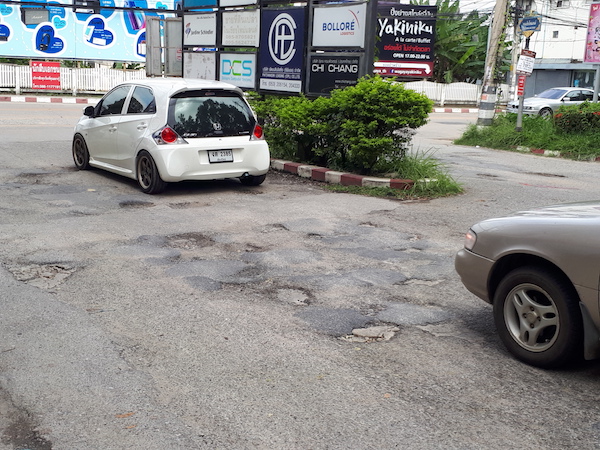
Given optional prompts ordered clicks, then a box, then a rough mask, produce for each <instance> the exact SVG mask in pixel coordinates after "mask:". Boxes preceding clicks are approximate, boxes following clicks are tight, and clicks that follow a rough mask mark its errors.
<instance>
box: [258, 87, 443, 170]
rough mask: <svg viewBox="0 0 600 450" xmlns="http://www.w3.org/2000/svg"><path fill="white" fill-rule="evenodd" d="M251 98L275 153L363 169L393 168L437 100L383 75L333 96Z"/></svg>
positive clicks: (292, 157)
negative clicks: (313, 97)
mask: <svg viewBox="0 0 600 450" xmlns="http://www.w3.org/2000/svg"><path fill="white" fill-rule="evenodd" d="M250 101H251V103H252V105H253V107H254V108H255V110H256V112H257V114H258V115H259V117H262V118H263V119H264V130H265V137H266V139H267V141H268V142H269V146H270V148H271V153H272V154H273V156H275V157H277V158H287V159H293V160H297V161H298V160H300V161H302V162H309V163H317V164H326V165H328V166H329V167H331V168H334V169H338V170H348V171H352V172H356V173H360V174H369V173H379V172H386V171H389V170H390V168H393V167H394V166H395V165H396V164H397V162H398V161H399V160H401V159H402V158H403V157H404V154H405V152H406V149H407V148H408V144H409V143H410V140H411V137H412V134H413V132H412V130H414V129H416V128H418V127H420V126H422V125H424V124H425V123H426V122H427V117H428V115H429V112H430V111H431V108H432V106H433V102H432V101H431V100H429V99H428V98H427V97H425V96H424V95H422V94H418V93H416V92H414V91H411V90H408V89H405V88H404V85H402V84H398V83H393V82H389V81H385V80H383V79H382V78H380V77H366V78H363V79H361V80H359V82H358V83H357V85H356V86H352V87H347V88H345V89H337V90H334V91H332V93H331V96H330V97H328V98H327V97H319V98H317V99H315V100H309V99H307V98H305V97H302V96H301V97H287V98H273V97H267V98H265V99H264V100H259V99H258V98H257V97H256V96H255V95H254V96H252V95H251V96H250Z"/></svg>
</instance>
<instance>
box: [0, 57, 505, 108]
mask: <svg viewBox="0 0 600 450" xmlns="http://www.w3.org/2000/svg"><path fill="white" fill-rule="evenodd" d="M144 78H146V71H145V70H119V69H109V68H106V67H98V68H95V69H75V68H67V67H61V68H60V85H61V90H60V91H44V92H45V93H57V92H58V93H61V94H72V95H77V94H104V93H105V92H107V91H108V90H110V89H111V88H112V87H113V86H114V85H116V84H118V83H122V82H124V81H130V80H140V79H144ZM404 85H405V86H406V87H407V88H408V89H412V90H414V91H416V92H419V93H421V94H425V95H426V96H427V97H429V98H430V99H431V100H433V101H434V102H435V103H436V104H438V105H442V106H444V105H463V104H464V105H479V99H480V97H481V86H480V85H476V84H470V83H451V84H442V83H434V82H431V81H425V80H422V81H410V82H406V83H404ZM0 91H10V92H14V93H15V94H17V95H20V94H21V93H24V92H35V91H34V90H33V85H32V76H31V67H29V66H18V65H14V64H0ZM508 97H509V88H508V85H502V86H501V87H500V92H499V95H498V101H499V102H500V103H506V102H507V101H508Z"/></svg>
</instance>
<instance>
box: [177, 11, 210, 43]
mask: <svg viewBox="0 0 600 450" xmlns="http://www.w3.org/2000/svg"><path fill="white" fill-rule="evenodd" d="M183 22H184V27H183V45H184V46H186V47H215V46H216V45H217V13H202V14H185V15H184V16H183Z"/></svg>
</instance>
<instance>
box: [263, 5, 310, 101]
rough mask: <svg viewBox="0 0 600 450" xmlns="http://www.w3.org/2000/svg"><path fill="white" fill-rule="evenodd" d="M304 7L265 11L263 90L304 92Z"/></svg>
mask: <svg viewBox="0 0 600 450" xmlns="http://www.w3.org/2000/svg"><path fill="white" fill-rule="evenodd" d="M304 18H305V11H304V8H290V9H283V10H271V11H270V10H263V12H262V21H263V26H262V27H261V37H260V48H261V52H260V68H259V70H260V84H259V88H260V89H261V90H268V91H279V92H302V83H303V72H302V69H303V67H304Z"/></svg>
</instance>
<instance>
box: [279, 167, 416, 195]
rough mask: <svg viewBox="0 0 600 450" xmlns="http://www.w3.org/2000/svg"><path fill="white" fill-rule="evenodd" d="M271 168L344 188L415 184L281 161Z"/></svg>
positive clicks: (402, 187) (391, 186)
mask: <svg viewBox="0 0 600 450" xmlns="http://www.w3.org/2000/svg"><path fill="white" fill-rule="evenodd" d="M271 168H272V169H273V170H279V171H281V172H288V173H293V174H296V175H299V176H301V177H303V178H310V179H311V180H314V181H323V182H325V183H331V184H341V185H342V186H362V187H389V188H392V189H399V190H408V189H410V188H412V187H413V186H414V184H415V182H414V181H413V180H403V179H399V178H377V177H369V176H363V175H355V174H352V173H344V172H337V171H335V170H331V169H327V168H325V167H319V166H312V165H309V164H300V163H295V162H291V161H284V160H281V159H271Z"/></svg>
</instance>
